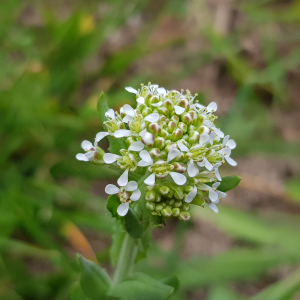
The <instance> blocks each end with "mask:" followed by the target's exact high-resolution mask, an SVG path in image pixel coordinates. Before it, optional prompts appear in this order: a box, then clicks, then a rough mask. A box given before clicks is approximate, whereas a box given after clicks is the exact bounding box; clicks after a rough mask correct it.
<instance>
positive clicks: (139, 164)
mask: <svg viewBox="0 0 300 300" xmlns="http://www.w3.org/2000/svg"><path fill="white" fill-rule="evenodd" d="M136 165H137V166H138V167H148V166H150V165H151V163H149V162H146V161H144V160H142V159H141V160H140V161H139V162H138V163H137V164H136Z"/></svg>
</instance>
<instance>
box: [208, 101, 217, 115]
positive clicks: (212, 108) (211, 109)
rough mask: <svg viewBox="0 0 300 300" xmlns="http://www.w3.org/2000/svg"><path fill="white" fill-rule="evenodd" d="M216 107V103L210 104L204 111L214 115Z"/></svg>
mask: <svg viewBox="0 0 300 300" xmlns="http://www.w3.org/2000/svg"><path fill="white" fill-rule="evenodd" d="M217 109H218V106H217V103H216V102H211V103H210V104H208V105H207V107H206V110H207V111H208V112H209V113H214V112H215V111H217Z"/></svg>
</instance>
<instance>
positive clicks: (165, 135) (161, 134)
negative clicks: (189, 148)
mask: <svg viewBox="0 0 300 300" xmlns="http://www.w3.org/2000/svg"><path fill="white" fill-rule="evenodd" d="M160 136H161V137H163V138H164V139H165V140H166V139H167V138H168V137H169V133H168V131H167V130H165V129H163V130H162V131H161V133H160Z"/></svg>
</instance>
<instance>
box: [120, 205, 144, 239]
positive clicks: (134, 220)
mask: <svg viewBox="0 0 300 300" xmlns="http://www.w3.org/2000/svg"><path fill="white" fill-rule="evenodd" d="M124 227H125V230H126V231H127V232H128V233H129V234H130V235H131V236H132V237H133V238H134V239H139V238H141V237H142V235H143V233H144V227H143V225H142V223H141V221H140V220H139V219H138V217H137V215H136V213H135V212H134V211H133V210H132V209H131V208H129V210H128V213H127V214H126V215H125V216H124Z"/></svg>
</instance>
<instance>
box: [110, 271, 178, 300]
mask: <svg viewBox="0 0 300 300" xmlns="http://www.w3.org/2000/svg"><path fill="white" fill-rule="evenodd" d="M173 290H174V288H172V287H170V286H168V285H166V284H163V283H161V282H159V281H157V280H155V279H153V278H151V277H149V276H148V275H146V274H143V273H135V274H133V276H131V278H130V279H129V280H126V281H123V282H120V283H118V284H117V285H116V286H115V287H114V288H112V289H111V290H110V292H109V296H114V297H119V298H120V299H122V300H165V299H168V297H169V296H170V295H171V294H172V293H173Z"/></svg>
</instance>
